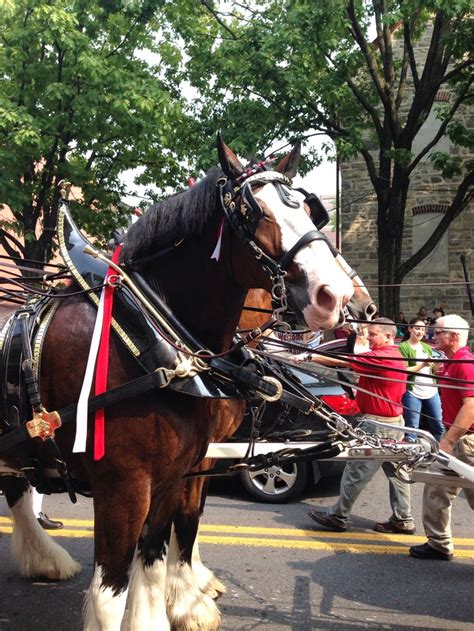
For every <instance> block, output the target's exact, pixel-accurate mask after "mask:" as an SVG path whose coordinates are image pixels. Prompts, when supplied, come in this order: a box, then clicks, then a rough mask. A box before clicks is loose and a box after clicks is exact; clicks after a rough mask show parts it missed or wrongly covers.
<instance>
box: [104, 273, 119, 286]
mask: <svg viewBox="0 0 474 631" xmlns="http://www.w3.org/2000/svg"><path fill="white" fill-rule="evenodd" d="M105 282H106V283H107V285H108V286H109V287H119V286H120V285H121V284H122V279H121V278H120V276H119V274H109V275H108V276H107V278H106V279H105Z"/></svg>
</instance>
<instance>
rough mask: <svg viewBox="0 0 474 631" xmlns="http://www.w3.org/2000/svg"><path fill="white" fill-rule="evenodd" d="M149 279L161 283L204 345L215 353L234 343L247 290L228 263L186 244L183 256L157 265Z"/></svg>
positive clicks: (176, 311)
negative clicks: (212, 258)
mask: <svg viewBox="0 0 474 631" xmlns="http://www.w3.org/2000/svg"><path fill="white" fill-rule="evenodd" d="M206 252H207V250H206ZM149 280H150V281H151V282H152V283H154V284H156V283H158V284H159V286H160V289H161V290H162V292H163V294H164V297H165V299H166V301H167V303H168V305H169V307H170V309H171V310H172V311H173V313H174V315H175V316H176V317H177V318H178V319H179V320H180V321H181V322H182V323H183V324H184V325H185V326H186V327H187V328H188V330H189V331H190V333H192V335H193V336H194V337H195V338H197V339H199V340H200V341H201V342H202V343H203V345H205V346H206V347H208V348H210V349H211V350H213V351H214V352H220V351H222V350H225V349H227V348H228V347H229V346H230V344H231V342H232V337H233V335H234V333H235V329H236V327H237V323H238V320H239V317H240V314H241V313H242V307H243V303H244V299H245V295H246V290H244V289H243V288H241V287H239V286H237V285H236V284H235V283H234V282H233V281H232V280H231V278H230V276H229V273H228V269H227V268H226V265H225V263H223V262H216V261H211V260H210V258H209V254H206V255H203V254H202V252H199V251H197V250H196V249H195V248H192V247H188V248H185V247H183V251H182V252H181V253H180V256H179V257H177V256H176V257H174V258H173V260H172V261H171V262H168V261H167V262H166V263H163V262H160V264H159V266H155V268H154V270H153V271H152V272H151V273H150V275H149Z"/></svg>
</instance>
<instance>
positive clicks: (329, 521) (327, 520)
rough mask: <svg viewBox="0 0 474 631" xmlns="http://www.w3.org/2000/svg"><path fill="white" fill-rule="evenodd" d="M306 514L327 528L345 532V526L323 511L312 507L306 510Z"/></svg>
mask: <svg viewBox="0 0 474 631" xmlns="http://www.w3.org/2000/svg"><path fill="white" fill-rule="evenodd" d="M308 515H309V516H310V517H311V519H312V520H314V521H315V522H317V523H318V524H320V525H321V526H324V527H325V528H327V529H328V530H333V531H334V532H345V531H346V530H347V526H344V525H343V524H342V523H341V522H340V521H339V520H338V519H336V518H335V517H332V516H331V515H329V514H328V513H326V512H325V511H322V510H318V509H317V508H312V509H311V510H309V511H308Z"/></svg>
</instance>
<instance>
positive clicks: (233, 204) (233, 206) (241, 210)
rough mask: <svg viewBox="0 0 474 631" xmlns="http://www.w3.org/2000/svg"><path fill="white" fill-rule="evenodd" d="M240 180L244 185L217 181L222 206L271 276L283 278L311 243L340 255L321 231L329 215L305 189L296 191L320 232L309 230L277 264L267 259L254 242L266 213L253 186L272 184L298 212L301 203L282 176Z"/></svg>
mask: <svg viewBox="0 0 474 631" xmlns="http://www.w3.org/2000/svg"><path fill="white" fill-rule="evenodd" d="M239 179H241V180H243V181H242V183H241V184H239V183H238V182H232V181H231V180H230V179H228V178H226V177H224V178H221V179H220V180H219V181H218V190H219V197H220V202H221V206H222V208H223V210H224V213H225V215H226V217H227V219H228V221H229V223H230V225H231V226H232V228H233V230H234V231H235V232H236V233H237V234H238V236H239V237H240V238H241V239H243V240H244V241H245V242H246V243H247V245H248V246H249V247H250V250H251V252H252V254H253V256H254V257H255V258H257V259H258V260H259V261H260V263H261V265H262V266H263V267H264V268H266V269H267V270H268V271H269V273H270V275H271V276H280V277H281V276H283V275H284V273H285V270H286V268H287V267H288V265H289V264H290V263H291V261H292V260H293V258H294V257H295V255H296V254H297V252H299V251H300V250H301V249H303V248H304V247H306V246H307V245H308V244H309V243H311V242H312V241H325V242H326V243H327V244H328V247H329V248H330V250H331V252H332V253H333V255H334V256H336V254H337V251H336V252H335V251H334V248H333V247H332V246H331V243H330V242H329V240H328V239H327V238H326V236H325V235H324V234H323V233H321V232H320V229H321V228H323V227H324V226H325V225H326V224H327V223H328V221H329V215H328V212H327V210H326V209H325V208H324V206H323V204H322V203H321V201H320V200H319V198H318V197H317V196H316V195H314V194H313V193H308V192H307V191H305V190H304V189H303V188H297V189H294V190H297V191H299V192H300V193H302V194H303V195H304V202H305V203H306V204H308V206H309V208H310V213H311V220H312V221H313V223H314V224H315V226H316V228H317V230H310V231H309V232H307V233H306V234H304V235H303V236H302V237H301V238H300V239H299V240H298V241H297V242H296V243H295V245H294V246H293V247H292V248H290V250H288V252H285V253H284V254H283V255H282V256H281V257H280V259H279V260H278V261H275V260H274V259H272V258H271V257H269V256H267V255H266V254H265V253H264V252H263V251H262V250H261V249H260V248H259V247H258V245H257V244H256V243H255V241H254V235H255V232H256V230H257V226H258V223H259V221H260V219H261V218H262V217H263V211H262V209H261V208H260V205H259V203H258V202H257V200H256V199H255V197H254V195H253V192H252V188H251V184H252V183H253V182H258V183H259V184H266V183H270V182H271V183H272V184H273V185H274V186H275V188H276V191H277V193H278V195H279V197H280V199H281V201H282V202H283V203H284V204H285V205H286V206H288V207H290V208H298V207H299V202H298V200H297V199H296V198H294V197H293V196H292V195H291V190H292V189H291V180H289V179H288V178H287V177H286V176H285V175H283V174H282V173H278V172H276V171H261V172H258V173H253V174H252V175H250V176H247V177H245V175H244V176H243V177H242V178H239Z"/></svg>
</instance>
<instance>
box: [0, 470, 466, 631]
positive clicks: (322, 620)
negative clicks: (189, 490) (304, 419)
mask: <svg viewBox="0 0 474 631" xmlns="http://www.w3.org/2000/svg"><path fill="white" fill-rule="evenodd" d="M421 492H422V486H421V485H414V487H413V508H414V514H415V518H416V523H417V527H418V533H417V534H416V535H414V536H408V535H393V536H386V535H381V534H378V533H375V532H373V531H372V530H371V528H372V527H373V523H374V521H375V520H385V519H386V518H387V517H388V514H389V509H388V490H387V483H386V480H385V478H384V476H383V474H381V473H379V474H377V476H376V477H375V479H374V480H373V481H372V483H371V484H370V485H369V486H368V487H367V488H366V489H365V491H364V492H363V493H362V495H361V497H360V498H359V501H358V503H357V504H356V507H355V513H354V516H353V523H352V528H351V530H350V531H348V532H346V533H329V532H322V531H317V530H315V529H314V528H313V524H312V522H311V520H310V519H309V518H308V517H307V516H306V512H307V510H308V508H309V507H311V506H313V505H325V506H329V505H331V503H332V502H333V501H334V498H335V497H336V496H337V493H338V482H337V480H325V481H323V482H322V483H320V485H319V486H318V487H316V488H314V489H312V490H311V491H309V492H308V493H307V494H306V496H305V498H303V499H302V500H301V501H299V502H296V503H293V504H286V505H273V506H269V505H264V504H255V503H253V502H251V501H249V500H248V499H247V498H246V496H245V495H244V493H243V492H239V491H238V490H237V491H236V490H235V489H231V488H229V485H225V486H223V485H222V483H219V485H218V486H217V487H214V488H213V491H212V493H211V496H210V498H209V501H208V503H207V506H206V512H205V519H204V520H203V524H202V528H201V534H200V537H201V546H200V548H201V554H202V557H203V560H204V561H205V563H206V564H207V565H208V566H209V567H211V568H212V569H213V570H214V571H215V572H216V574H217V575H218V576H219V577H220V578H221V580H223V581H224V583H225V585H226V586H227V590H228V591H227V594H226V595H224V596H223V597H222V598H221V599H220V601H219V606H220V609H221V611H222V614H223V621H222V627H221V629H223V630H224V631H235V630H243V629H245V630H255V629H256V630H263V629H265V630H271V631H283V630H291V631H306V630H308V629H328V630H332V631H352V630H356V629H369V630H377V631H378V630H379V629H383V630H385V629H393V630H397V631H409V630H412V629H432V630H439V629H455V630H466V631H467V630H468V629H469V630H472V629H473V624H472V622H473V620H474V606H473V598H472V578H473V565H472V561H473V559H474V538H472V537H473V536H474V534H473V513H472V511H471V510H470V508H469V506H468V504H467V502H466V500H465V499H464V498H463V497H460V498H459V499H458V501H457V503H456V505H455V509H454V512H453V526H454V532H455V536H456V546H457V547H456V557H455V560H454V561H453V562H451V563H446V562H436V561H419V560H415V559H411V558H410V557H408V556H407V552H408V546H409V545H411V544H412V543H418V542H423V541H424V537H423V531H422V526H421ZM5 504H6V503H5V500H4V499H3V498H1V499H0V560H1V561H0V631H30V630H32V629H34V630H35V631H36V630H38V631H46V630H47V631H79V630H80V629H81V622H80V620H81V607H82V598H83V595H84V590H86V589H87V586H88V583H89V581H90V578H91V576H92V569H93V566H92V558H93V539H92V505H91V502H90V501H89V500H86V499H82V498H80V499H79V502H78V504H77V505H76V506H72V505H70V504H69V502H68V500H67V498H66V497H65V496H61V497H54V498H51V497H50V498H46V500H45V503H44V509H45V510H46V512H48V513H49V514H50V516H52V517H57V518H61V519H63V520H64V521H65V529H64V530H63V531H59V532H58V536H59V542H60V543H61V544H62V545H64V546H65V547H66V548H67V549H68V550H69V552H70V553H71V554H72V555H73V556H74V557H75V558H77V559H78V560H80V562H81V563H82V566H83V571H82V572H81V574H80V575H79V576H77V577H75V578H74V579H72V580H71V581H69V582H66V583H54V582H48V581H44V580H34V581H30V580H25V579H22V578H21V577H19V575H18V572H17V570H16V568H15V566H14V565H13V563H12V562H11V561H10V560H9V540H10V535H9V531H10V525H9V522H8V519H7V518H6V515H7V514H8V513H7V509H6V505H5ZM469 537H471V538H469ZM144 631H145V630H144ZM157 631H159V630H157Z"/></svg>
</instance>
